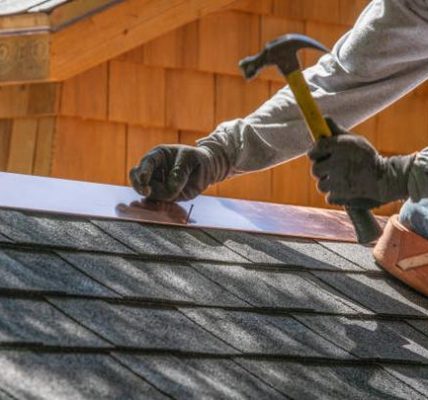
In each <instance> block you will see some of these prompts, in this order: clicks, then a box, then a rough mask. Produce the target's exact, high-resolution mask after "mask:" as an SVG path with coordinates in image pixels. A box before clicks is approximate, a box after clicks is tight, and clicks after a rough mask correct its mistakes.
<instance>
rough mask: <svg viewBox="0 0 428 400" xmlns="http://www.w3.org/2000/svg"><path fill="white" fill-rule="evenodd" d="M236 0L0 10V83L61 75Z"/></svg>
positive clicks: (128, 0) (85, 2)
mask: <svg viewBox="0 0 428 400" xmlns="http://www.w3.org/2000/svg"><path fill="white" fill-rule="evenodd" d="M234 1H235V0H74V1H71V2H67V3H64V4H63V5H61V6H58V7H56V8H54V9H53V10H48V11H45V12H29V13H23V14H16V15H5V16H0V84H9V83H24V82H46V81H63V80H66V79H68V78H71V77H73V76H74V75H77V74H79V73H81V72H83V71H85V70H88V69H90V68H91V67H94V66H96V65H98V64H100V63H102V62H105V61H107V60H109V59H112V58H114V57H116V56H118V55H120V54H122V53H124V52H126V51H129V50H132V49H133V48H135V47H137V46H139V45H141V44H144V43H146V42H148V41H150V40H152V39H154V38H156V37H158V36H160V35H162V34H164V33H166V32H168V31H171V30H173V29H176V28H178V27H180V26H182V25H184V24H186V23H189V22H191V21H193V20H196V19H198V18H200V17H202V16H204V15H207V14H210V13H212V12H214V11H218V10H220V9H222V8H226V7H228V6H229V5H230V4H232V3H234Z"/></svg>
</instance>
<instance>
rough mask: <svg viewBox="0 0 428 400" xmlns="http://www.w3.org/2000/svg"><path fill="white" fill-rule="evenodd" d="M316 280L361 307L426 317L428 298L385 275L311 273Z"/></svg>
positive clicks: (381, 312) (387, 312) (386, 312)
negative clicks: (318, 279)
mask: <svg viewBox="0 0 428 400" xmlns="http://www.w3.org/2000/svg"><path fill="white" fill-rule="evenodd" d="M312 273H313V274H315V275H316V276H317V277H319V278H320V279H322V280H323V281H324V282H326V283H328V284H329V285H331V286H333V287H334V288H335V289H336V290H339V291H341V292H342V293H344V294H345V295H346V296H347V297H349V298H351V299H353V300H355V301H356V302H358V303H360V304H361V305H363V306H364V307H367V308H368V309H370V310H372V311H374V312H376V313H379V314H392V315H415V316H421V315H428V298H426V297H423V296H421V295H419V294H418V293H416V292H414V291H413V290H411V289H409V288H408V287H407V286H405V285H404V284H403V283H401V282H399V281H398V280H396V279H393V278H389V277H387V276H380V277H374V276H367V275H364V274H345V273H335V272H322V271H313V272H312Z"/></svg>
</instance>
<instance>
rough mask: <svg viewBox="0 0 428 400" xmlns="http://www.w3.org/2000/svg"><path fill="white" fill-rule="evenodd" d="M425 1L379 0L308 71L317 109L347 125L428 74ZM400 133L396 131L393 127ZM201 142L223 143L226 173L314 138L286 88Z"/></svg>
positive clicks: (301, 147)
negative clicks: (227, 164) (253, 110)
mask: <svg viewBox="0 0 428 400" xmlns="http://www.w3.org/2000/svg"><path fill="white" fill-rule="evenodd" d="M427 38H428V1H426V0H407V1H403V0H376V1H373V2H372V3H370V5H369V6H368V7H367V8H366V10H365V11H364V12H363V13H362V15H361V16H360V18H359V19H358V21H357V23H356V25H355V26H354V28H353V29H352V30H351V31H349V32H348V33H347V34H346V35H345V36H344V37H342V38H341V39H340V40H339V41H338V42H337V44H336V45H335V46H334V49H333V52H332V54H328V55H325V56H324V57H322V58H321V59H320V61H319V62H318V64H317V65H315V66H313V67H311V68H309V69H307V70H306V71H305V76H306V78H307V81H308V83H309V85H310V88H311V91H312V92H313V94H314V97H315V98H316V99H317V102H318V104H319V105H320V107H321V109H322V112H323V113H324V114H325V115H329V116H331V117H332V118H333V119H334V120H335V121H337V123H339V124H341V125H342V126H344V127H346V128H351V127H353V126H355V125H357V124H358V123H360V122H362V121H364V120H365V119H367V118H369V117H370V116H371V115H373V114H375V113H377V112H379V111H380V110H382V109H383V108H385V107H387V106H388V105H389V104H391V103H393V102H394V101H395V100H397V99H398V98H400V97H402V96H403V95H404V94H406V93H407V92H409V91H410V90H412V89H413V88H414V87H416V86H417V85H419V84H420V83H421V82H423V81H424V80H426V79H427V78H428V41H427ZM397 134H399V133H397ZM199 143H200V144H204V145H210V144H211V143H221V144H222V146H223V148H224V149H226V151H227V154H228V157H229V159H230V163H229V164H230V166H231V170H230V171H229V175H234V174H239V173H243V172H249V171H254V170H257V169H262V168H266V167H269V166H272V165H275V164H277V163H281V162H283V161H285V160H288V159H290V158H292V157H294V156H296V155H299V154H302V153H304V152H306V151H307V150H308V149H309V148H310V147H311V138H310V137H309V134H308V132H307V129H306V127H305V125H304V123H303V121H302V120H301V117H300V113H299V110H298V109H297V106H296V104H295V101H294V98H293V95H292V93H291V92H290V90H289V89H288V87H285V88H284V89H282V90H280V91H279V92H278V93H277V94H276V95H275V96H274V97H273V98H271V99H270V100H268V101H267V102H266V103H265V104H264V105H262V106H261V107H260V108H259V109H258V110H257V111H256V112H254V113H253V114H251V115H249V116H248V117H247V118H245V119H241V120H235V121H230V122H226V123H223V124H221V125H220V126H219V127H218V128H217V129H216V131H215V132H214V133H213V134H211V135H210V136H209V137H208V138H204V139H203V140H201V141H200V142H199Z"/></svg>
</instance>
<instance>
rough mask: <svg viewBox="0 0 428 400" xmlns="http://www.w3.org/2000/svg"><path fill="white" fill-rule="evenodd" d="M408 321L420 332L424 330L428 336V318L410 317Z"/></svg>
mask: <svg viewBox="0 0 428 400" xmlns="http://www.w3.org/2000/svg"><path fill="white" fill-rule="evenodd" d="M406 322H407V323H408V324H409V325H411V326H412V327H413V328H415V329H416V330H418V331H419V332H422V333H423V334H424V335H426V336H428V320H426V319H425V320H417V319H416V320H415V319H414V320H411V319H409V320H406Z"/></svg>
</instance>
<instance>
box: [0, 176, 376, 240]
mask: <svg viewBox="0 0 428 400" xmlns="http://www.w3.org/2000/svg"><path fill="white" fill-rule="evenodd" d="M0 187H1V190H0V207H1V208H10V209H18V210H26V211H37V212H44V213H50V214H65V215H75V216H85V217H97V218H108V219H119V220H130V221H140V222H151V223H158V224H171V225H180V226H184V225H185V226H188V227H197V228H218V229H228V230H239V231H247V232H262V233H267V234H276V235H284V236H294V237H305V238H314V239H325V240H336V241H345V242H354V241H355V236H354V231H353V227H352V225H351V223H350V222H349V220H348V217H347V215H346V214H345V213H344V212H342V211H334V210H325V209H319V208H309V207H300V206H289V205H283V204H273V203H263V202H256V201H247V200H234V199H226V198H221V197H210V196H199V197H197V198H196V199H194V200H192V201H188V202H180V203H176V204H168V203H158V202H156V203H154V202H148V201H145V200H144V199H142V198H141V196H140V195H139V194H137V193H136V192H135V191H134V190H133V189H131V188H130V187H126V186H113V185H105V184H98V183H89V182H79V181H70V180H64V179H55V178H44V177H37V176H31V175H20V174H11V173H5V172H2V173H0ZM379 220H380V222H381V223H382V224H383V225H384V224H385V219H384V218H379Z"/></svg>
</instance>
